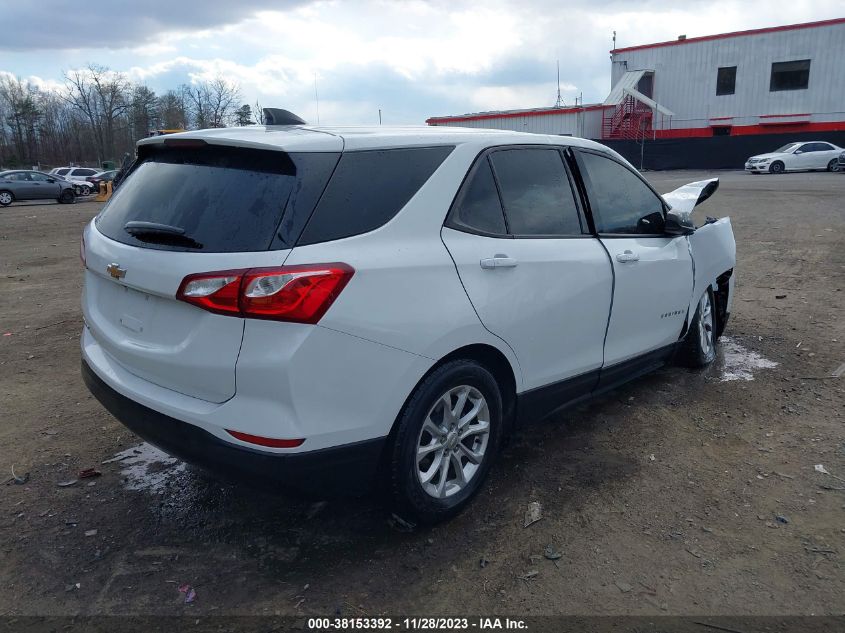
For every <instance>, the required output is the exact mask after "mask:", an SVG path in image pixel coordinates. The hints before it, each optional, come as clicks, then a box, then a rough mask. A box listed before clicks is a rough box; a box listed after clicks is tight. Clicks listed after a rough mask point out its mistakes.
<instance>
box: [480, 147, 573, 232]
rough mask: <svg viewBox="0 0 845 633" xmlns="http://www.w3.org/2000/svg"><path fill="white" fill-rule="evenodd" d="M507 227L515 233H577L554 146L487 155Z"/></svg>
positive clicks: (570, 198)
mask: <svg viewBox="0 0 845 633" xmlns="http://www.w3.org/2000/svg"><path fill="white" fill-rule="evenodd" d="M490 160H492V161H493V168H494V169H495V171H496V176H497V177H498V179H499V187H500V188H501V191H502V204H503V205H504V207H505V216H506V217H507V219H508V228H509V229H510V232H511V233H513V234H514V235H516V236H519V235H579V234H580V233H581V221H580V219H579V217H578V207H576V206H575V197H574V195H573V192H572V187H571V186H570V184H569V178H568V177H567V175H566V170H565V168H564V166H563V157H562V156H561V155H560V152H559V151H558V150H556V149H508V150H502V151H498V152H494V153H493V154H491V156H490Z"/></svg>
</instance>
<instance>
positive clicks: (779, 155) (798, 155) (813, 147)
mask: <svg viewBox="0 0 845 633" xmlns="http://www.w3.org/2000/svg"><path fill="white" fill-rule="evenodd" d="M841 151H842V148H841V147H837V146H836V145H833V144H832V143H828V142H826V141H811V142H809V143H787V144H786V145H784V146H783V147H781V148H779V149H776V150H775V151H773V152H771V153H769V154H759V155H757V156H752V157H751V158H749V159H748V160H747V161H745V171H747V172H749V173H752V174H761V173H766V172H768V173H771V174H781V173H783V172H785V171H812V170H816V169H820V170H827V171H834V170H835V167H836V161H837V159H838V157H839V153H840V152H841Z"/></svg>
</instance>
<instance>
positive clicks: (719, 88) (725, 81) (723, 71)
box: [716, 66, 736, 95]
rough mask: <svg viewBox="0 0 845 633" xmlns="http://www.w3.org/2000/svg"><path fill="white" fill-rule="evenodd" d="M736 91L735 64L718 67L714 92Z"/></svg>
mask: <svg viewBox="0 0 845 633" xmlns="http://www.w3.org/2000/svg"><path fill="white" fill-rule="evenodd" d="M734 92H736V66H727V67H725V68H720V69H719V72H718V73H717V74H716V94H717V95H732V94H733V93H734Z"/></svg>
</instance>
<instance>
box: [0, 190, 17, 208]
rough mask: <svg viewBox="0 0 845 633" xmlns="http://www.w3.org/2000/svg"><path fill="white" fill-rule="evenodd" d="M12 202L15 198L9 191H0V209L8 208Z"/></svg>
mask: <svg viewBox="0 0 845 633" xmlns="http://www.w3.org/2000/svg"><path fill="white" fill-rule="evenodd" d="M14 200H15V196H14V194H12V192H11V191H7V190H5V189H4V190H2V191H0V207H8V206H9V205H10V204H12V202H14Z"/></svg>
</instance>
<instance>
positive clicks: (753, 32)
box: [610, 18, 845, 54]
mask: <svg viewBox="0 0 845 633" xmlns="http://www.w3.org/2000/svg"><path fill="white" fill-rule="evenodd" d="M834 24H845V18H834V19H832V20H820V21H818V22H804V23H803V24H787V25H785V26H769V27H766V28H763V29H751V30H748V31H734V32H732V33H719V34H718V35H704V36H702V37H690V38H687V39H685V40H670V41H668V42H657V43H655V44H641V45H639V46H628V47H626V48H615V49H613V50H612V51H610V53H611V54H613V53H627V52H628V51H638V50H642V49H645V48H660V47H663V46H676V45H678V44H692V43H693V42H707V41H709V40H722V39H725V38H728V37H742V36H744V35H761V34H763V33H776V32H778V31H794V30H797V29H811V28H816V27H819V26H832V25H834Z"/></svg>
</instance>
